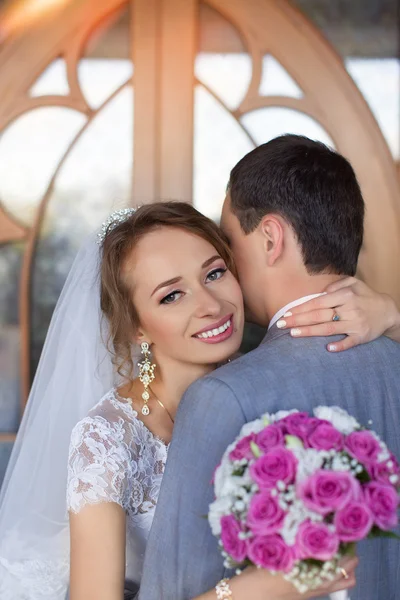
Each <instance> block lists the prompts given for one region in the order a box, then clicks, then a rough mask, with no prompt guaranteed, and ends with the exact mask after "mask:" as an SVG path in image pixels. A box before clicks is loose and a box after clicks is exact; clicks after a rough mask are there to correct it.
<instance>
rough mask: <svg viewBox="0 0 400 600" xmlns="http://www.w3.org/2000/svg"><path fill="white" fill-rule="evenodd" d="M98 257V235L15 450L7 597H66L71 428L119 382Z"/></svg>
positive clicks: (4, 504) (0, 515)
mask: <svg viewBox="0 0 400 600" xmlns="http://www.w3.org/2000/svg"><path fill="white" fill-rule="evenodd" d="M100 256H101V252H100V247H99V245H98V243H97V237H96V235H93V236H92V237H91V238H90V239H89V240H88V242H87V243H86V244H85V245H84V246H83V247H82V248H81V250H80V251H79V253H78V255H77V257H76V259H75V261H74V264H73V266H72V269H71V271H70V274H69V276H68V278H67V281H66V283H65V285H64V288H63V291H62V293H61V296H60V298H59V301H58V303H57V306H56V309H55V311H54V314H53V317H52V320H51V324H50V328H49V332H48V335H47V338H46V342H45V346H44V349H43V352H42V356H41V359H40V363H39V367H38V370H37V373H36V376H35V380H34V383H33V386H32V390H31V393H30V396H29V400H28V404H27V408H26V411H25V414H24V417H23V419H22V423H21V426H20V429H19V433H18V436H17V440H16V442H15V444H14V448H13V451H12V454H11V458H10V462H9V465H8V468H7V472H6V475H5V479H4V483H3V486H2V489H1V494H0V598H2V599H7V600H11V599H13V600H25V599H29V600H33V599H35V600H36V598H37V599H39V598H40V599H44V598H46V599H47V598H48V599H50V598H51V600H64V597H65V586H66V584H67V582H68V576H69V530H68V515H67V510H66V483H67V461H68V448H69V441H70V436H71V431H72V429H73V427H74V425H75V424H76V423H77V422H78V421H79V420H80V419H82V418H83V417H85V415H86V414H87V413H88V411H89V410H90V409H91V408H92V407H93V406H94V405H95V404H96V403H98V402H99V400H100V399H101V398H102V397H103V396H104V394H105V393H106V392H107V391H108V390H110V388H112V387H113V386H114V385H116V383H117V382H116V380H115V376H114V371H113V366H112V361H111V356H110V354H109V353H108V351H107V350H106V347H105V344H104V342H103V340H105V339H106V335H107V331H106V325H105V324H104V323H102V320H101V312H100V295H99V265H100ZM35 586H37V589H36V587H35Z"/></svg>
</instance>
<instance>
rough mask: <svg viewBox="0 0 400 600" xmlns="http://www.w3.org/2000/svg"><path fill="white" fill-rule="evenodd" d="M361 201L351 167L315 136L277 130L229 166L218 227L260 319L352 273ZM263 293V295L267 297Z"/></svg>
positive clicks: (360, 233) (252, 309)
mask: <svg viewBox="0 0 400 600" xmlns="http://www.w3.org/2000/svg"><path fill="white" fill-rule="evenodd" d="M363 220H364V201H363V198H362V195H361V191H360V188H359V185H358V183H357V179H356V176H355V173H354V171H353V168H352V167H351V165H350V163H349V162H348V161H347V160H346V159H345V158H344V157H343V156H341V155H340V154H338V153H337V152H334V151H333V150H330V149H329V148H328V147H327V146H325V145H324V144H322V143H320V142H315V141H312V140H309V139H308V138H305V137H302V136H297V135H284V136H281V137H278V138H275V139H274V140H272V141H270V142H268V143H266V144H263V145H261V146H259V147H258V148H256V149H255V150H253V151H252V152H249V154H247V155H246V156H245V157H244V158H242V160H241V161H240V162H239V163H238V164H237V165H236V166H235V167H234V168H233V169H232V171H231V174H230V179H229V183H228V189H227V197H226V200H225V203H224V207H223V211H222V221H221V226H222V228H223V229H224V231H225V233H226V234H227V236H228V238H229V240H230V242H231V245H232V249H233V252H234V256H235V260H236V264H237V268H238V273H239V277H240V282H241V284H242V288H243V291H244V296H245V301H246V304H247V306H248V308H249V310H250V313H251V314H252V315H253V316H254V318H255V320H256V321H257V322H259V323H262V324H265V323H267V322H268V320H269V318H271V316H272V314H273V313H272V314H270V313H271V311H272V310H273V311H274V312H275V310H277V309H279V308H280V306H283V305H284V304H286V303H287V302H290V301H291V300H294V299H296V297H299V296H302V295H305V294H307V293H313V292H316V291H322V289H319V288H318V286H319V285H320V284H322V282H326V281H327V280H329V278H332V279H334V278H335V277H337V276H344V275H354V274H355V272H356V267H357V260H358V255H359V252H360V248H361V244H362V239H363ZM266 296H267V298H266Z"/></svg>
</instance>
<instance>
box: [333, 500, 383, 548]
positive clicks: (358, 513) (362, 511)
mask: <svg viewBox="0 0 400 600" xmlns="http://www.w3.org/2000/svg"><path fill="white" fill-rule="evenodd" d="M334 524H335V527H336V533H337V534H338V536H339V539H340V541H342V542H357V541H359V540H362V539H364V538H365V537H367V535H368V534H369V532H370V530H371V527H372V525H373V524H374V518H373V516H372V513H371V511H370V509H369V508H368V506H367V505H366V504H365V503H364V502H349V504H347V505H346V506H345V507H344V508H343V509H342V510H339V511H338V512H337V513H336V515H335V519H334Z"/></svg>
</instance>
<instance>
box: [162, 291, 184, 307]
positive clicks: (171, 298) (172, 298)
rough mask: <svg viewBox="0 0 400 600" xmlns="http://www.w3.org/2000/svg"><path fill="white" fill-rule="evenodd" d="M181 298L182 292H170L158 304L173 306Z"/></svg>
mask: <svg viewBox="0 0 400 600" xmlns="http://www.w3.org/2000/svg"><path fill="white" fill-rule="evenodd" d="M181 296H182V292H178V291H175V292H171V293H170V294H168V295H167V296H164V298H163V299H162V300H161V301H160V304H173V303H174V302H176V301H177V300H179V298H180V297H181Z"/></svg>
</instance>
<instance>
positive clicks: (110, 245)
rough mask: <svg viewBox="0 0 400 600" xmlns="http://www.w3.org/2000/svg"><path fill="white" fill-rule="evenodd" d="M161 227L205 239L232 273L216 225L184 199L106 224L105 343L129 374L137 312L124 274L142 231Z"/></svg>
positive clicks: (130, 375) (103, 280) (227, 250)
mask: <svg viewBox="0 0 400 600" xmlns="http://www.w3.org/2000/svg"><path fill="white" fill-rule="evenodd" d="M162 227H175V228H178V229H182V230H184V231H188V232H189V233H192V234H195V235H197V236H199V237H201V238H203V239H204V240H206V241H207V242H209V243H210V244H211V245H212V246H213V247H214V248H215V249H216V251H217V252H218V254H219V255H220V256H221V258H222V259H223V260H224V261H225V263H226V266H227V268H228V269H229V270H230V271H232V273H233V274H234V275H235V276H236V269H235V264H234V261H233V256H232V253H231V250H230V248H229V245H228V243H227V240H226V238H225V236H224V234H223V233H222V231H221V230H220V229H219V227H218V226H217V225H216V224H215V223H214V222H213V221H211V219H208V218H207V217H205V216H204V215H202V214H201V213H200V212H199V211H197V210H196V209H195V208H193V206H191V205H190V204H186V203H185V202H157V203H154V204H148V205H146V206H142V207H140V208H138V209H137V211H136V212H135V213H134V214H133V215H131V216H130V217H129V218H128V219H126V220H125V221H123V222H122V223H120V224H118V225H117V226H114V227H109V229H108V231H107V233H106V235H105V237H104V241H103V244H102V260H101V266H100V306H101V310H102V312H103V315H104V316H105V317H106V318H107V320H108V323H109V339H108V340H107V347H108V349H109V351H110V352H111V354H112V356H113V363H114V365H115V366H116V368H117V371H118V373H119V374H120V375H121V376H123V377H127V378H128V379H132V378H133V372H134V364H133V359H132V344H133V343H134V339H135V333H136V331H137V327H138V325H139V315H138V314H137V312H136V309H135V306H134V304H133V302H132V289H130V288H129V286H128V284H127V281H126V279H125V278H124V274H123V269H124V265H125V262H126V260H127V258H128V256H129V255H130V254H131V251H132V250H133V249H134V247H135V246H136V244H137V243H138V241H139V240H140V239H141V238H142V237H143V236H145V235H146V234H148V233H150V232H153V231H154V230H157V229H160V228H162Z"/></svg>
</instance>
